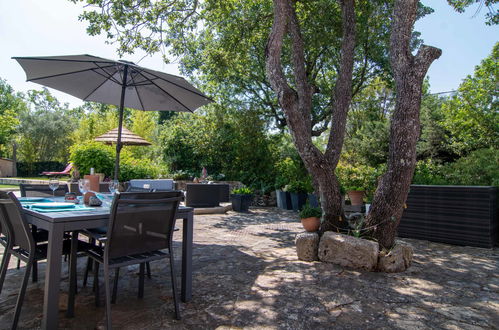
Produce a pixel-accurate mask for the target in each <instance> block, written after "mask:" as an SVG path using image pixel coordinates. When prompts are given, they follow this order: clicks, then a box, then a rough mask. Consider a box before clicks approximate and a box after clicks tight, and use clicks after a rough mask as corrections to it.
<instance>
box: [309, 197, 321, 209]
mask: <svg viewBox="0 0 499 330" xmlns="http://www.w3.org/2000/svg"><path fill="white" fill-rule="evenodd" d="M308 204H310V206H312V207H319V201H318V200H317V196H315V195H314V194H308Z"/></svg>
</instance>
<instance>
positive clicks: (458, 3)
mask: <svg viewBox="0 0 499 330" xmlns="http://www.w3.org/2000/svg"><path fill="white" fill-rule="evenodd" d="M447 2H448V3H449V4H450V5H451V6H452V7H454V8H455V9H456V10H457V11H458V12H460V13H463V12H464V10H465V9H466V7H469V6H471V5H472V4H475V3H478V4H479V5H480V6H479V8H478V10H480V9H481V8H482V6H483V5H485V6H486V7H487V9H488V11H489V12H488V13H487V14H486V18H487V21H486V23H487V24H488V25H493V24H499V12H498V11H497V10H496V9H494V4H496V3H498V0H447Z"/></svg>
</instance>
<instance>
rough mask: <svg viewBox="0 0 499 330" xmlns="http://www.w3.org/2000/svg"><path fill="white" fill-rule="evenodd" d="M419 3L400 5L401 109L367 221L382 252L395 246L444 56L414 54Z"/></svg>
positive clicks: (393, 51) (410, 0)
mask: <svg viewBox="0 0 499 330" xmlns="http://www.w3.org/2000/svg"><path fill="white" fill-rule="evenodd" d="M417 5H418V0H397V1H395V7H394V10H393V19H392V32H391V39H390V63H391V66H392V71H393V76H394V79H395V91H396V105H395V110H394V113H393V115H392V119H391V126H390V149H389V160H388V167H387V171H386V173H385V174H383V176H382V177H381V179H380V182H379V184H378V187H377V189H376V192H375V195H374V198H373V202H372V207H371V209H370V212H369V215H368V216H367V219H366V225H367V228H371V234H372V236H373V237H374V238H375V239H376V240H377V241H378V243H379V244H380V247H382V248H390V247H392V246H393V244H394V241H395V236H396V233H397V227H398V225H399V223H400V218H401V216H402V212H403V208H404V204H405V202H406V199H407V195H408V193H409V187H410V184H411V180H412V176H413V174H414V168H415V165H416V142H417V140H418V138H419V132H420V121H419V111H420V107H421V94H422V85H423V80H424V77H425V75H426V72H427V71H428V68H429V67H430V65H431V63H432V62H433V61H434V60H436V59H438V58H439V57H440V55H441V53H442V51H441V50H440V49H438V48H434V47H430V46H426V45H423V46H421V48H420V49H419V51H418V53H417V54H416V55H415V56H413V55H412V54H411V50H410V46H409V44H410V40H411V34H412V28H413V25H414V22H415V19H416V11H417Z"/></svg>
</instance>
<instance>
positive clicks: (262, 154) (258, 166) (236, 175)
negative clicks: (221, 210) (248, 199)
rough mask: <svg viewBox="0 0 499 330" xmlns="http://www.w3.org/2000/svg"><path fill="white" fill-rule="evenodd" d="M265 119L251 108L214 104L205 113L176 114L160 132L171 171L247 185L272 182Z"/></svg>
mask: <svg viewBox="0 0 499 330" xmlns="http://www.w3.org/2000/svg"><path fill="white" fill-rule="evenodd" d="M264 124H265V123H264V122H263V121H262V120H261V119H260V118H259V116H258V113H256V112H255V111H252V110H241V111H235V110H231V109H223V108H221V107H220V106H218V105H214V106H213V108H211V109H209V110H208V111H207V112H206V114H204V115H198V114H179V115H178V116H176V117H175V118H173V119H172V120H170V121H168V122H166V123H165V124H164V125H163V127H162V128H161V131H160V141H161V142H160V143H161V145H162V152H163V160H164V161H165V162H166V163H167V164H168V165H169V168H170V171H179V170H183V171H186V172H188V173H199V172H200V170H201V169H202V168H203V167H206V169H207V171H208V173H219V174H224V176H225V178H226V179H227V180H239V181H242V182H244V183H245V184H247V185H255V186H260V184H261V183H262V182H264V183H265V182H272V183H273V181H274V180H273V172H274V170H273V166H274V156H273V154H272V151H271V149H270V139H269V137H268V136H267V134H266V132H265V126H264Z"/></svg>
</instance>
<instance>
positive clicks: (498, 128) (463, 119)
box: [442, 43, 499, 156]
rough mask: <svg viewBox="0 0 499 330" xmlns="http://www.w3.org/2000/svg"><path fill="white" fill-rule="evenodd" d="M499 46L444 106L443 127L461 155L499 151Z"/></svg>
mask: <svg viewBox="0 0 499 330" xmlns="http://www.w3.org/2000/svg"><path fill="white" fill-rule="evenodd" d="M498 62H499V43H496V44H495V46H494V48H493V50H492V54H491V55H490V56H488V57H487V58H485V59H484V60H483V61H482V62H481V63H480V65H478V66H476V68H475V72H474V74H473V76H468V77H466V79H464V80H463V82H462V83H461V85H460V86H459V89H458V91H457V94H456V95H455V96H454V97H452V98H451V99H450V100H449V101H448V102H446V103H444V104H443V109H442V111H443V113H444V116H445V119H444V127H445V129H447V130H448V131H449V132H450V136H449V137H450V141H449V143H450V145H451V147H452V148H453V150H454V151H455V152H456V153H458V154H459V155H462V156H463V155H466V154H468V153H469V152H471V151H473V150H477V149H480V148H488V147H494V148H498V147H499V88H498V82H499V70H498V67H497V63H498Z"/></svg>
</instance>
